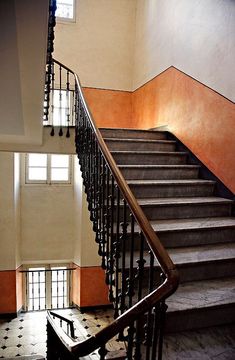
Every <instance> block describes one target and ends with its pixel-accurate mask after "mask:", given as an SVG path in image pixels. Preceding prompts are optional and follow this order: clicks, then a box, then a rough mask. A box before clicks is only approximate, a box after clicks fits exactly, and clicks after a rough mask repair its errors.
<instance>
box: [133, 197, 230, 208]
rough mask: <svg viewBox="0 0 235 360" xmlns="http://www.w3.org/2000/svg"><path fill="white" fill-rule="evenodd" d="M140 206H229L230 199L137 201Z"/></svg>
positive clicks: (153, 199) (155, 199) (151, 199)
mask: <svg viewBox="0 0 235 360" xmlns="http://www.w3.org/2000/svg"><path fill="white" fill-rule="evenodd" d="M137 200H138V203H139V205H140V206H143V205H149V206H165V205H176V206H177V205H187V204H188V205H191V204H202V205H203V204H231V203H233V201H232V200H230V199H225V198H220V197H216V196H204V197H196V196H195V197H185V198H183V197H177V198H142V199H137Z"/></svg>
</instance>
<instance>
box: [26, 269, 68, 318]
mask: <svg viewBox="0 0 235 360" xmlns="http://www.w3.org/2000/svg"><path fill="white" fill-rule="evenodd" d="M62 267H63V268H67V269H68V268H70V264H68V263H55V264H37V265H36V264H32V265H27V266H24V270H29V269H31V270H33V269H34V268H35V270H36V269H37V268H44V269H45V270H51V269H53V268H58V270H62V269H61V268H62ZM55 271H56V270H55ZM66 272H67V279H66V287H67V303H66V304H65V308H68V307H69V306H70V305H71V298H69V295H70V297H71V289H72V276H71V277H70V276H69V271H68V270H66ZM51 275H52V274H51V272H48V273H47V275H46V276H45V281H46V283H45V286H46V297H45V304H46V309H53V308H52V307H51V305H52V282H54V281H52V276H51ZM26 287H27V294H28V295H29V282H28V284H26V277H25V276H24V277H23V294H24V299H23V301H24V309H25V310H26V309H28V308H29V298H28V297H26ZM54 309H57V307H56V308H54ZM58 309H59V307H58ZM40 310H44V309H40ZM40 310H33V311H40ZM29 311H32V310H29Z"/></svg>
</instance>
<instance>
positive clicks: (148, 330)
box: [145, 250, 154, 360]
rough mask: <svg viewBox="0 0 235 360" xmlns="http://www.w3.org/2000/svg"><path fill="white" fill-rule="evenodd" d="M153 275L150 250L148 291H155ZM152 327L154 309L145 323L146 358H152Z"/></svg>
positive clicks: (147, 359)
mask: <svg viewBox="0 0 235 360" xmlns="http://www.w3.org/2000/svg"><path fill="white" fill-rule="evenodd" d="M153 275H154V256H153V253H152V251H151V250H150V251H149V285H148V292H149V293H151V292H152V291H153ZM152 329H153V315H152V310H151V309H150V310H149V311H148V315H147V322H146V325H145V345H146V356H145V359H146V360H149V359H150V352H151V351H150V350H151V345H152Z"/></svg>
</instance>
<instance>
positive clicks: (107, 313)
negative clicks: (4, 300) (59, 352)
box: [0, 309, 125, 360]
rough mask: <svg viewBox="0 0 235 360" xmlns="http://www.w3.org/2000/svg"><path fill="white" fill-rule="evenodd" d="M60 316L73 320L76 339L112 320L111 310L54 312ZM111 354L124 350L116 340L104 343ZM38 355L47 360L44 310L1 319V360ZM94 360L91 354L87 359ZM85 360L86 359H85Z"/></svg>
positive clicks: (123, 346)
mask: <svg viewBox="0 0 235 360" xmlns="http://www.w3.org/2000/svg"><path fill="white" fill-rule="evenodd" d="M55 312H58V313H59V314H61V315H62V316H65V317H67V318H69V319H71V320H73V321H74V327H75V336H77V337H78V339H79V338H83V339H84V337H90V336H91V335H93V334H95V333H97V332H98V331H99V330H100V329H102V328H103V327H105V326H107V324H108V323H110V322H111V321H112V319H113V310H112V309H107V310H94V311H87V312H83V313H81V312H79V311H78V310H77V309H66V310H56V311H55ZM107 350H108V351H110V353H111V352H112V353H113V354H115V353H116V351H118V352H119V351H121V352H124V351H125V344H124V343H123V342H119V341H117V340H116V339H115V338H114V339H112V340H111V341H110V342H109V343H108V344H107ZM34 354H40V355H43V356H45V357H46V311H37V312H28V313H25V314H21V315H20V316H19V317H18V318H16V319H13V320H10V321H7V320H0V358H5V357H16V356H20V355H34ZM90 358H92V360H96V359H98V358H99V357H98V355H97V354H96V353H94V354H92V357H90V356H88V357H86V359H87V360H88V359H90ZM84 359H85V358H84Z"/></svg>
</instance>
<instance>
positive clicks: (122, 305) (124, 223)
mask: <svg viewBox="0 0 235 360" xmlns="http://www.w3.org/2000/svg"><path fill="white" fill-rule="evenodd" d="M127 227H128V223H127V204H126V200H125V199H123V221H122V222H121V228H122V234H121V236H120V238H121V293H120V312H121V314H122V313H124V311H125V310H126V241H127Z"/></svg>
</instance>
